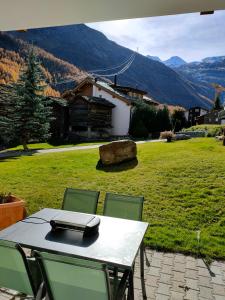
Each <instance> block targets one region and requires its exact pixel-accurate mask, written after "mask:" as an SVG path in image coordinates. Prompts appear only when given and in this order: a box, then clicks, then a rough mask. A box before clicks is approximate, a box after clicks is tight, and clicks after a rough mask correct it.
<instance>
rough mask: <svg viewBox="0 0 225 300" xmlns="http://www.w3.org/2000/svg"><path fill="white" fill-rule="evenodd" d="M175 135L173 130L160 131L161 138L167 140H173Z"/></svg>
mask: <svg viewBox="0 0 225 300" xmlns="http://www.w3.org/2000/svg"><path fill="white" fill-rule="evenodd" d="M174 137H175V135H174V133H173V132H172V131H163V132H161V133H160V139H167V142H171V141H172V138H174Z"/></svg>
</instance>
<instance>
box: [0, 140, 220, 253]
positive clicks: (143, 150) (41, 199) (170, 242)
mask: <svg viewBox="0 0 225 300" xmlns="http://www.w3.org/2000/svg"><path fill="white" fill-rule="evenodd" d="M97 161H98V150H97V149H92V150H82V151H74V152H64V153H54V154H53V153H52V154H44V155H35V156H23V157H20V158H15V159H6V160H4V161H0V178H1V180H0V191H1V192H12V193H14V194H16V195H18V196H20V197H22V198H24V199H25V200H26V202H27V207H28V210H29V213H32V212H35V211H37V210H39V209H41V208H43V207H54V208H60V206H61V203H62V197H63V192H64V189H65V187H67V186H70V187H78V188H85V189H95V190H100V191H101V192H102V193H101V198H100V205H99V213H102V204H103V199H104V195H105V192H107V191H111V192H116V193H123V194H133V195H143V196H145V204H144V220H146V221H148V222H149V223H150V227H149V230H148V232H147V234H146V238H145V243H146V244H147V245H149V246H151V247H152V248H155V249H161V250H168V251H180V252H184V253H192V254H198V253H199V252H200V253H201V254H203V255H207V256H210V257H212V258H213V257H217V258H223V259H224V258H225V164H224V161H225V147H223V146H222V145H221V142H216V141H215V140H214V139H212V138H201V139H192V140H187V141H179V142H173V143H146V144H141V145H138V161H139V163H138V165H137V166H136V167H134V168H127V169H126V170H123V171H121V170H120V171H119V170H117V169H113V170H112V171H111V172H105V171H102V170H96V163H97ZM198 231H200V242H199V244H198V241H197V232H198Z"/></svg>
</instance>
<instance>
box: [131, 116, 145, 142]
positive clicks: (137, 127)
mask: <svg viewBox="0 0 225 300" xmlns="http://www.w3.org/2000/svg"><path fill="white" fill-rule="evenodd" d="M132 136H133V137H135V138H147V137H148V129H147V128H146V127H145V125H144V123H143V121H142V120H141V119H136V120H135V121H134V122H133V128H132Z"/></svg>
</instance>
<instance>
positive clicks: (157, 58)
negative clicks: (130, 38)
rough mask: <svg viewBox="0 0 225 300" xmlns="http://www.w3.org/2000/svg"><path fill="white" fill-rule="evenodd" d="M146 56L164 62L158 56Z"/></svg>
mask: <svg viewBox="0 0 225 300" xmlns="http://www.w3.org/2000/svg"><path fill="white" fill-rule="evenodd" d="M146 57H148V58H150V59H153V60H155V61H159V62H162V61H161V59H160V58H159V57H158V56H151V55H147V56H146Z"/></svg>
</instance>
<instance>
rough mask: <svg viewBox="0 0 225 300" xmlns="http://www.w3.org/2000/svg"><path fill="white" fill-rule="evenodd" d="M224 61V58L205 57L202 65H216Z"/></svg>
mask: <svg viewBox="0 0 225 300" xmlns="http://www.w3.org/2000/svg"><path fill="white" fill-rule="evenodd" d="M224 60H225V56H212V57H206V58H204V59H203V60H202V62H203V63H208V64H212V63H217V62H221V61H224Z"/></svg>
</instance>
